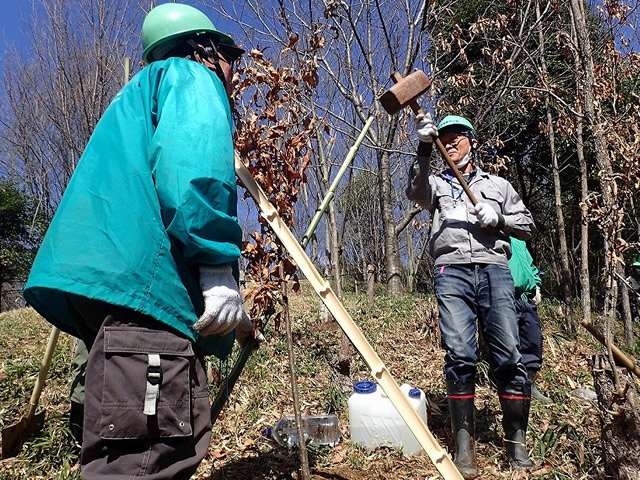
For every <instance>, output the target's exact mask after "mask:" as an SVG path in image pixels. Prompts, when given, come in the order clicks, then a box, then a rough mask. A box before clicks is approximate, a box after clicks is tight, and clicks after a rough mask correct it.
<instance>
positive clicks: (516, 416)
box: [498, 383, 533, 469]
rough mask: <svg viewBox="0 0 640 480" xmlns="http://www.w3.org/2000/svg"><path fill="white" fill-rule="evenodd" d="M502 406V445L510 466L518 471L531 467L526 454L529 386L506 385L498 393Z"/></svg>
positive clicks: (531, 463)
mask: <svg viewBox="0 0 640 480" xmlns="http://www.w3.org/2000/svg"><path fill="white" fill-rule="evenodd" d="M498 395H499V397H500V405H501V406H502V428H503V429H504V445H505V449H506V450H507V457H508V458H509V463H511V466H512V467H514V468H518V469H526V468H531V467H533V461H531V459H530V458H529V454H528V453H527V440H526V438H527V425H528V423H529V407H530V405H531V384H530V383H527V384H525V385H518V384H515V383H507V384H506V385H505V386H504V387H502V388H500V391H499V393H498Z"/></svg>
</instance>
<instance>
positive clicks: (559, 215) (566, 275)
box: [536, 2, 573, 322]
mask: <svg viewBox="0 0 640 480" xmlns="http://www.w3.org/2000/svg"><path fill="white" fill-rule="evenodd" d="M536 18H537V21H538V41H539V43H540V68H541V74H542V82H543V84H544V85H548V78H549V76H548V73H547V62H546V60H545V58H544V55H545V46H544V35H543V34H542V22H541V20H540V4H539V2H536ZM544 106H545V110H546V112H547V129H548V131H549V149H550V151H551V163H552V171H553V190H554V200H555V207H556V221H557V224H558V242H559V247H560V286H561V288H562V296H563V299H564V303H565V308H566V310H567V311H566V312H565V313H566V316H567V320H568V322H571V321H572V319H573V307H572V305H573V299H572V295H571V292H572V290H573V287H572V285H573V280H572V278H571V269H570V267H569V249H568V248H567V235H566V229H565V224H564V212H563V209H562V185H561V183H560V168H559V167H558V155H557V153H556V142H555V129H554V127H553V115H552V114H551V102H550V101H549V94H548V93H546V94H545V97H544Z"/></svg>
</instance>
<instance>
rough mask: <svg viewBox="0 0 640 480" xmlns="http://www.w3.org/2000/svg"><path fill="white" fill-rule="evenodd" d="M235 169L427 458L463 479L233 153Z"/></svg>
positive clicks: (448, 478)
mask: <svg viewBox="0 0 640 480" xmlns="http://www.w3.org/2000/svg"><path fill="white" fill-rule="evenodd" d="M235 169H236V175H237V176H238V178H239V179H240V181H241V182H242V184H243V185H244V187H245V188H246V189H247V191H248V192H249V194H250V195H251V196H252V197H253V199H254V200H255V202H256V204H257V205H258V208H259V210H260V214H261V215H262V217H263V218H264V219H265V220H266V221H267V223H268V224H269V226H270V227H271V228H272V229H273V231H274V232H275V234H276V235H277V236H278V238H279V239H280V241H281V242H282V244H283V245H284V246H285V248H286V249H287V251H288V252H289V254H290V255H291V257H292V258H293V260H294V261H295V262H296V264H297V265H298V268H299V269H300V270H301V271H302V273H303V275H304V276H305V277H306V278H307V280H309V282H310V283H311V285H312V286H313V288H314V290H315V291H316V293H317V294H318V296H319V297H320V299H321V300H322V302H323V303H324V304H325V305H326V307H327V309H328V310H329V311H330V312H331V314H332V315H333V317H334V318H335V319H336V321H337V322H338V325H340V328H342V330H343V331H344V333H345V334H346V335H347V337H348V338H349V340H350V341H351V343H352V344H353V346H354V347H355V348H356V349H357V350H358V352H359V353H360V355H362V358H363V359H364V360H365V362H367V365H368V366H369V368H370V369H371V375H372V376H373V377H374V378H375V379H376V381H377V383H378V384H379V385H380V386H381V387H382V390H383V391H384V392H385V393H386V394H387V396H388V397H389V400H391V403H392V404H393V406H394V407H396V409H397V410H398V413H399V414H400V416H401V417H402V418H403V419H404V421H405V422H406V423H407V426H408V427H409V428H410V429H411V432H412V433H413V434H414V435H415V437H416V439H417V440H418V441H419V442H420V445H422V448H424V450H425V452H427V455H429V458H430V459H431V461H432V462H433V464H434V466H435V467H436V468H437V469H438V471H439V472H440V474H441V475H442V477H443V478H445V479H446V480H454V479H457V480H460V479H462V475H460V472H459V471H458V469H457V468H456V466H455V465H454V463H453V460H452V459H451V457H450V456H449V455H448V454H447V452H446V451H445V450H444V449H443V448H442V447H441V446H440V444H438V441H437V440H436V438H435V437H434V436H433V434H432V433H431V431H429V428H428V427H427V425H426V424H425V423H424V421H423V420H422V419H421V418H420V416H419V415H418V414H417V413H416V411H415V410H414V409H413V408H412V407H411V404H410V403H409V401H408V400H407V399H406V397H405V396H404V394H403V393H402V391H401V390H400V388H399V387H398V384H397V383H396V382H395V380H394V379H393V377H391V374H390V373H389V370H388V369H387V367H385V365H384V363H382V360H380V357H379V356H378V354H377V353H376V352H375V351H374V350H373V348H372V347H371V345H370V344H369V342H368V341H367V339H366V338H365V337H364V335H363V334H362V332H361V331H360V329H359V328H358V326H357V325H356V324H355V322H354V321H353V319H352V318H351V316H350V315H349V314H348V313H347V311H346V309H345V308H344V306H343V305H342V303H341V302H340V300H339V299H338V297H337V296H336V294H335V293H334V292H333V290H332V289H331V286H330V285H329V283H328V282H326V281H325V280H324V278H322V276H321V275H320V272H318V270H317V269H316V268H315V266H314V265H313V263H312V262H311V260H310V259H309V257H308V256H307V254H306V253H305V251H304V249H303V248H302V246H301V245H300V244H299V243H298V241H297V240H296V238H295V237H294V235H293V233H291V230H289V227H287V225H286V224H285V223H284V221H283V220H282V218H280V215H279V214H278V211H277V210H276V209H275V207H274V206H273V205H272V204H271V203H270V202H269V199H268V198H267V196H266V195H265V193H264V192H263V191H262V189H261V188H260V186H259V185H258V184H257V183H256V181H255V180H254V179H253V177H252V175H251V173H250V172H249V170H248V169H247V168H246V167H245V166H244V164H243V163H242V160H240V157H239V156H238V154H237V153H236V155H235Z"/></svg>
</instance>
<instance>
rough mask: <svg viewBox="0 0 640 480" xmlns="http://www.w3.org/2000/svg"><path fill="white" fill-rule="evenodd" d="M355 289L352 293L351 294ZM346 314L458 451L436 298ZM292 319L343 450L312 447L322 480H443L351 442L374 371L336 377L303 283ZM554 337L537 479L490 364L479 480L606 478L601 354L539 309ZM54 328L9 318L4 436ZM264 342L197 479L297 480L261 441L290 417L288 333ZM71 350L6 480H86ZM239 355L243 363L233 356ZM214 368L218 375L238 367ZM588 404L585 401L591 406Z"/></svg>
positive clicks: (424, 459) (310, 388) (356, 362)
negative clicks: (76, 437) (514, 440)
mask: <svg viewBox="0 0 640 480" xmlns="http://www.w3.org/2000/svg"><path fill="white" fill-rule="evenodd" d="M351 290H353V288H352V289H351ZM345 297H346V298H345V300H344V303H345V306H346V308H347V310H348V311H349V313H350V314H351V315H352V317H353V319H354V320H355V322H356V323H357V324H358V325H359V326H360V328H361V329H362V330H363V332H364V334H365V336H366V338H367V339H368V340H369V342H370V343H371V345H372V346H373V348H374V349H375V350H376V351H377V353H378V355H379V356H380V357H381V359H382V361H383V362H384V363H385V365H386V366H387V368H388V369H389V371H390V372H391V375H392V376H393V377H394V379H395V380H396V381H397V382H398V383H399V384H400V383H409V384H411V385H412V386H417V387H419V388H421V389H423V390H424V391H425V392H426V395H427V401H428V425H429V428H430V429H431V431H432V432H433V434H434V435H435V437H436V438H437V440H438V442H439V443H440V444H441V445H442V446H444V447H446V448H450V446H451V435H450V432H449V427H448V425H449V417H448V411H447V402H446V395H445V387H444V380H443V376H442V366H443V354H442V351H441V349H440V347H439V332H438V327H437V309H436V305H435V302H434V299H433V298H432V297H430V296H427V295H419V294H415V295H406V296H404V297H400V298H387V297H384V296H383V295H378V296H377V297H376V300H375V303H374V305H373V306H372V307H371V308H369V307H367V304H366V299H365V297H364V295H363V294H361V293H360V294H358V293H355V292H353V291H352V292H350V293H347V294H345ZM290 302H291V320H292V323H293V336H294V344H295V354H296V364H297V375H298V389H299V394H300V402H301V408H302V410H303V413H306V414H311V415H316V414H323V413H328V412H332V413H336V414H337V415H338V417H339V420H340V429H341V432H342V441H341V443H340V444H339V445H338V446H336V447H333V448H331V447H313V446H310V447H309V448H310V452H309V453H310V455H309V456H310V463H311V473H312V477H313V478H314V479H347V480H350V479H358V480H363V479H390V478H393V479H415V478H425V479H430V478H434V479H435V478H440V477H439V474H438V472H437V470H436V469H435V468H434V467H433V465H432V463H431V461H430V460H429V457H428V456H427V455H426V454H424V453H420V454H417V455H412V456H408V455H403V454H402V452H401V451H399V450H395V449H392V448H380V449H377V450H373V451H371V450H366V449H364V448H361V447H359V446H357V445H354V444H352V443H350V442H349V418H348V409H347V399H348V397H349V395H350V394H351V391H350V389H351V384H352V383H353V382H355V381H359V380H371V377H370V375H369V370H368V368H367V366H366V365H365V364H364V362H363V361H362V360H361V359H360V357H359V356H358V355H357V353H356V352H355V351H353V352H352V353H353V356H352V363H351V378H350V379H345V378H344V377H341V376H340V375H338V374H337V373H336V371H335V370H334V368H332V366H333V365H336V363H337V345H338V342H339V335H341V332H340V330H339V328H338V327H337V324H336V323H335V322H333V321H332V320H326V319H323V318H322V316H321V315H319V312H320V301H319V300H318V299H317V297H316V296H315V294H313V292H312V291H311V289H310V287H309V286H308V285H306V284H303V288H302V289H301V291H300V292H299V293H298V294H295V295H292V296H291V299H290ZM540 311H541V317H542V321H543V323H544V331H545V345H544V349H545V364H544V366H543V370H542V372H541V378H540V381H539V387H540V389H541V390H543V391H544V392H545V393H547V394H548V395H549V396H551V398H552V399H553V400H554V403H553V404H550V405H543V404H539V403H537V402H534V403H533V404H532V408H531V419H530V429H529V435H528V448H529V449H530V451H531V453H532V455H533V457H534V459H535V461H536V468H534V469H533V470H532V471H531V472H529V473H528V474H526V475H522V474H518V473H517V472H512V471H511V470H510V469H509V466H508V464H507V462H506V459H505V456H504V454H503V449H502V440H501V438H502V427H501V425H500V418H501V413H500V407H499V403H498V398H497V395H496V393H495V391H494V390H493V389H492V388H491V386H490V384H489V381H488V378H487V374H486V372H487V365H486V363H481V365H480V375H479V379H478V383H479V385H478V389H477V394H476V395H477V396H476V408H477V410H478V413H477V430H478V455H479V463H480V469H481V471H482V475H481V476H480V478H482V479H508V478H526V477H527V476H528V477H529V478H536V479H584V480H587V479H594V480H595V479H599V478H602V475H603V464H602V459H601V455H600V435H599V431H600V427H599V424H598V416H597V407H596V405H595V404H594V403H592V402H591V401H589V400H585V399H583V398H581V394H584V393H589V391H590V390H593V384H592V379H591V375H590V368H589V365H588V361H589V359H590V357H591V355H592V354H593V353H594V352H595V351H596V348H597V346H596V344H595V342H594V341H593V340H592V339H591V338H590V337H589V335H588V334H587V333H586V332H583V331H579V332H578V334H577V335H571V336H570V335H568V334H566V333H563V332H562V331H561V330H559V324H558V323H557V321H558V311H559V310H558V307H557V306H556V305H553V304H551V303H549V302H547V301H544V302H543V304H542V305H541V309H540ZM49 331H50V326H49V325H48V324H47V323H46V322H45V321H44V320H42V319H41V318H40V317H38V316H37V315H36V314H35V313H34V312H33V311H32V310H30V309H23V310H17V311H14V312H9V313H4V314H2V315H0V426H1V427H2V428H5V427H6V426H8V425H11V424H13V423H15V422H17V421H18V420H19V419H20V417H21V416H22V415H25V414H26V411H27V406H28V402H29V398H30V395H31V389H32V388H33V384H34V382H35V378H36V376H37V372H38V369H39V366H40V361H41V359H42V355H43V352H44V349H45V346H46V343H47V338H48V335H49ZM265 336H266V337H267V341H266V343H265V344H264V345H263V346H262V347H261V348H260V349H259V350H258V351H257V352H256V353H255V354H254V355H253V356H252V357H251V358H250V359H249V361H248V363H247V366H246V368H245V370H244V372H243V374H242V376H241V378H240V380H239V381H238V383H237V384H236V387H235V389H234V390H233V392H232V394H231V397H230V400H229V402H228V403H227V405H226V407H225V409H224V410H223V412H222V414H221V415H220V417H219V419H218V421H217V422H216V424H215V425H214V427H213V439H212V443H211V447H210V449H209V452H208V454H207V456H206V458H205V460H204V461H203V463H202V464H201V466H200V468H199V469H198V472H197V473H196V475H195V476H194V477H193V479H192V480H194V479H197V480H222V479H230V480H236V479H237V480H240V479H248V478H251V479H289V478H300V476H299V473H298V469H299V459H298V452H297V450H288V449H286V448H283V447H280V446H279V445H277V444H276V443H275V442H274V441H273V440H271V439H269V438H267V437H266V436H265V434H264V431H265V429H266V428H267V427H270V426H273V425H274V424H275V422H276V421H277V420H278V419H279V418H280V417H282V416H287V415H292V414H293V405H292V400H291V387H290V382H289V373H288V361H287V344H286V337H285V334H284V326H282V327H281V329H280V331H277V332H276V331H274V329H273V327H272V326H267V328H266V329H265ZM70 343H71V342H70V339H69V337H68V336H66V335H62V336H61V337H60V340H59V342H58V347H57V350H56V355H55V358H54V360H53V364H52V366H51V371H50V374H49V379H48V384H47V386H46V387H45V389H44V391H43V394H42V398H41V401H40V405H41V407H42V408H44V409H45V410H46V412H47V421H46V423H45V426H44V429H43V430H42V432H40V434H38V435H36V436H34V437H32V438H30V439H29V440H28V441H27V443H26V444H25V446H24V448H23V449H22V452H21V454H20V455H19V456H18V457H16V458H10V459H7V460H2V461H0V480H5V479H23V478H32V479H39V478H41V479H76V478H80V476H79V472H78V468H77V466H76V460H77V457H76V456H77V451H78V450H77V446H75V445H74V443H73V441H72V438H71V435H70V433H69V430H68V428H67V423H66V422H67V415H68V400H67V396H68V388H69V375H70V371H71V355H70V349H71V347H70ZM234 355H237V352H235V353H234ZM232 363H233V358H231V360H230V362H229V363H228V364H222V365H221V364H220V363H219V362H215V363H214V364H213V366H214V369H216V370H222V371H224V370H225V369H228V368H231V366H232ZM582 396H584V395H582Z"/></svg>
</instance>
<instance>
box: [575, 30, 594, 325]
mask: <svg viewBox="0 0 640 480" xmlns="http://www.w3.org/2000/svg"><path fill="white" fill-rule="evenodd" d="M576 37H577V35H576V31H575V25H574V24H573V22H572V25H571V38H572V40H573V42H574V43H576V44H577V38H576ZM574 67H575V68H574V72H575V82H576V98H580V85H579V79H580V78H581V77H582V72H583V68H582V62H581V61H580V56H579V55H574ZM582 110H583V108H582V107H581V106H578V111H580V112H581V111H582ZM576 155H577V156H578V164H579V166H580V299H581V305H582V320H583V321H585V320H586V321H587V322H591V280H590V279H589V218H588V213H589V212H588V208H587V198H588V197H589V170H588V168H587V161H586V159H585V156H584V137H583V122H582V118H578V119H577V120H576Z"/></svg>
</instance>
